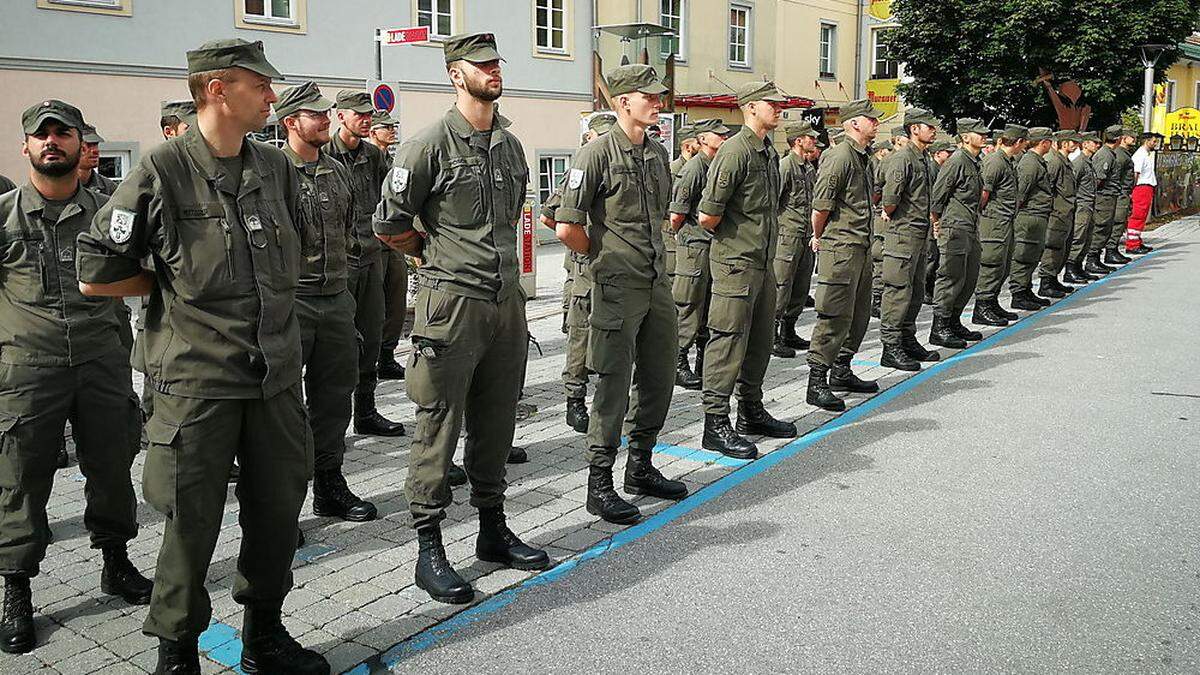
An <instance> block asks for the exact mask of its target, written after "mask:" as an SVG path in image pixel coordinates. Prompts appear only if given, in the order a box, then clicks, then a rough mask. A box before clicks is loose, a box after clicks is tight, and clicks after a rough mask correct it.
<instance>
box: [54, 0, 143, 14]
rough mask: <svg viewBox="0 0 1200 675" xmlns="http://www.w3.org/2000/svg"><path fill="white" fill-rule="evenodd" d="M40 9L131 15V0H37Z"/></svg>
mask: <svg viewBox="0 0 1200 675" xmlns="http://www.w3.org/2000/svg"><path fill="white" fill-rule="evenodd" d="M37 6H38V7H39V8H41V9H62V10H66V11H68V12H91V13H93V14H110V15H111V14H115V15H118V16H131V15H132V14H133V0H37Z"/></svg>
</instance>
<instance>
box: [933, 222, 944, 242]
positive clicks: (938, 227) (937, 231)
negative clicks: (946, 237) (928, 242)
mask: <svg viewBox="0 0 1200 675" xmlns="http://www.w3.org/2000/svg"><path fill="white" fill-rule="evenodd" d="M941 232H942V224H941V222H940V221H937V220H935V221H933V238H934V239H937V238H938V237H939V236H941Z"/></svg>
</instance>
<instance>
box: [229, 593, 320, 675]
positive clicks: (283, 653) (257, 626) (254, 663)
mask: <svg viewBox="0 0 1200 675" xmlns="http://www.w3.org/2000/svg"><path fill="white" fill-rule="evenodd" d="M280 608H281V604H280V603H263V604H260V605H246V611H245V612H243V613H242V664H241V665H242V672H243V673H246V674H247V675H252V674H253V673H288V674H289V675H291V674H292V673H296V674H297V675H328V674H329V662H328V661H326V660H325V657H324V656H321V655H320V654H318V653H316V652H314V651H313V650H311V649H305V648H304V647H302V646H300V643H299V642H296V639H295V638H293V637H292V636H291V634H289V633H288V631H287V629H286V628H284V627H283V621H281V619H280Z"/></svg>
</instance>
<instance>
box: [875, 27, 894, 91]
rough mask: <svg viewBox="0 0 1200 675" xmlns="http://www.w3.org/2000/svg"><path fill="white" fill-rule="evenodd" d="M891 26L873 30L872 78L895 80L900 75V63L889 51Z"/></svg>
mask: <svg viewBox="0 0 1200 675" xmlns="http://www.w3.org/2000/svg"><path fill="white" fill-rule="evenodd" d="M892 30H893V29H891V28H877V29H875V30H873V31H871V38H872V46H871V64H872V65H871V78H872V79H875V80H894V79H896V78H897V77H899V76H900V64H899V63H897V62H896V61H895V60H894V59H892V58H891V54H890V53H889V51H888V46H887V39H888V33H890V32H891V31H892Z"/></svg>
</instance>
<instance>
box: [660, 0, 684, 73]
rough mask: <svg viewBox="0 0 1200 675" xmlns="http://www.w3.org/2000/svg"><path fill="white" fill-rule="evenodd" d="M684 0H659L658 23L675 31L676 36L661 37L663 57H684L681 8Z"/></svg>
mask: <svg viewBox="0 0 1200 675" xmlns="http://www.w3.org/2000/svg"><path fill="white" fill-rule="evenodd" d="M684 1H685V0H659V9H658V24H659V25H660V26H664V27H666V28H670V29H671V30H673V31H675V35H676V37H668V38H663V40H662V55H663V57H667V56H670V55H672V54H674V55H675V58H676V59H683V58H686V57H685V56H684V53H683V47H684V32H683V10H684Z"/></svg>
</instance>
